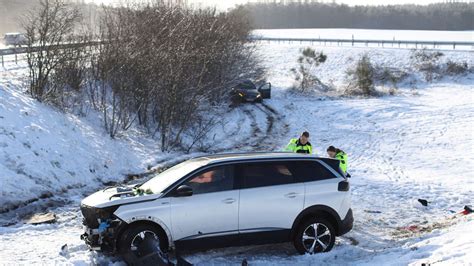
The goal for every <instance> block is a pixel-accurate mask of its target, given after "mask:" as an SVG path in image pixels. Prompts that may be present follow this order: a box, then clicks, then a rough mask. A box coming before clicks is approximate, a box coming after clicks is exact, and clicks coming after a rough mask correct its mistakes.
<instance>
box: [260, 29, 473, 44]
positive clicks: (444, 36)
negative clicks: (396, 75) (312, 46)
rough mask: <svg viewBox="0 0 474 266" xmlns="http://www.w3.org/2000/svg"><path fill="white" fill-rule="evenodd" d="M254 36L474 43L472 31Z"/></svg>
mask: <svg viewBox="0 0 474 266" xmlns="http://www.w3.org/2000/svg"><path fill="white" fill-rule="evenodd" d="M253 34H255V35H259V36H263V37H279V38H323V39H352V37H354V39H363V40H387V41H390V40H404V41H408V40H411V41H466V42H472V41H474V31H438V30H374V29H266V30H255V31H254V32H253Z"/></svg>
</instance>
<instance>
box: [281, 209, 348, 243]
mask: <svg viewBox="0 0 474 266" xmlns="http://www.w3.org/2000/svg"><path fill="white" fill-rule="evenodd" d="M311 217H318V218H325V219H327V220H328V221H329V222H331V223H332V224H333V226H334V230H336V235H337V236H339V235H340V228H341V226H342V220H341V217H339V214H338V213H337V212H336V211H335V210H334V209H332V208H331V207H328V206H325V205H313V206H310V207H307V208H306V209H304V210H303V211H302V212H300V214H298V216H297V217H296V219H295V221H294V222H293V225H292V227H291V234H290V236H291V239H293V237H294V236H295V232H296V229H297V228H298V225H299V224H300V223H301V222H303V221H305V220H306V219H309V218H311Z"/></svg>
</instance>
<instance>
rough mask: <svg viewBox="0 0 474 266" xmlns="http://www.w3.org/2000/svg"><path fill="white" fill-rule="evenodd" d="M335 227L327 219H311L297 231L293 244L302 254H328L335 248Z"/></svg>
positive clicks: (304, 222)
mask: <svg viewBox="0 0 474 266" xmlns="http://www.w3.org/2000/svg"><path fill="white" fill-rule="evenodd" d="M335 240H336V232H335V230H334V226H333V225H332V224H331V223H330V222H328V221H327V220H325V219H320V218H310V219H307V220H305V221H303V222H302V223H301V224H300V225H299V226H298V228H297V229H296V234H295V238H294V239H293V244H294V245H295V248H296V250H297V251H298V252H299V253H300V254H306V253H308V254H314V253H321V252H328V251H330V250H331V249H332V247H333V246H334V242H335Z"/></svg>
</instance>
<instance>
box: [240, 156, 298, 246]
mask: <svg viewBox="0 0 474 266" xmlns="http://www.w3.org/2000/svg"><path fill="white" fill-rule="evenodd" d="M236 167H237V171H236V177H237V178H238V180H239V183H240V186H241V190H240V206H239V232H240V234H241V237H243V235H244V234H247V233H249V234H251V233H257V234H258V233H262V232H266V231H267V232H270V231H275V233H276V231H281V232H285V231H288V230H289V229H291V227H292V224H293V222H294V220H295V218H296V216H297V215H298V214H299V213H300V212H301V211H302V208H303V204H304V184H303V183H296V182H295V178H294V176H293V174H292V173H291V172H290V170H289V167H288V162H285V161H273V162H268V161H267V162H251V163H243V164H238V165H237V166H236Z"/></svg>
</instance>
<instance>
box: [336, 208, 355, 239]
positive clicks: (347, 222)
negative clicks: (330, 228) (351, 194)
mask: <svg viewBox="0 0 474 266" xmlns="http://www.w3.org/2000/svg"><path fill="white" fill-rule="evenodd" d="M353 226H354V215H353V214H352V209H349V211H348V212H347V214H346V217H345V218H344V219H343V220H342V221H341V225H340V227H339V232H338V235H340V236H341V235H344V234H346V233H348V232H349V231H351V230H352V227H353Z"/></svg>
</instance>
